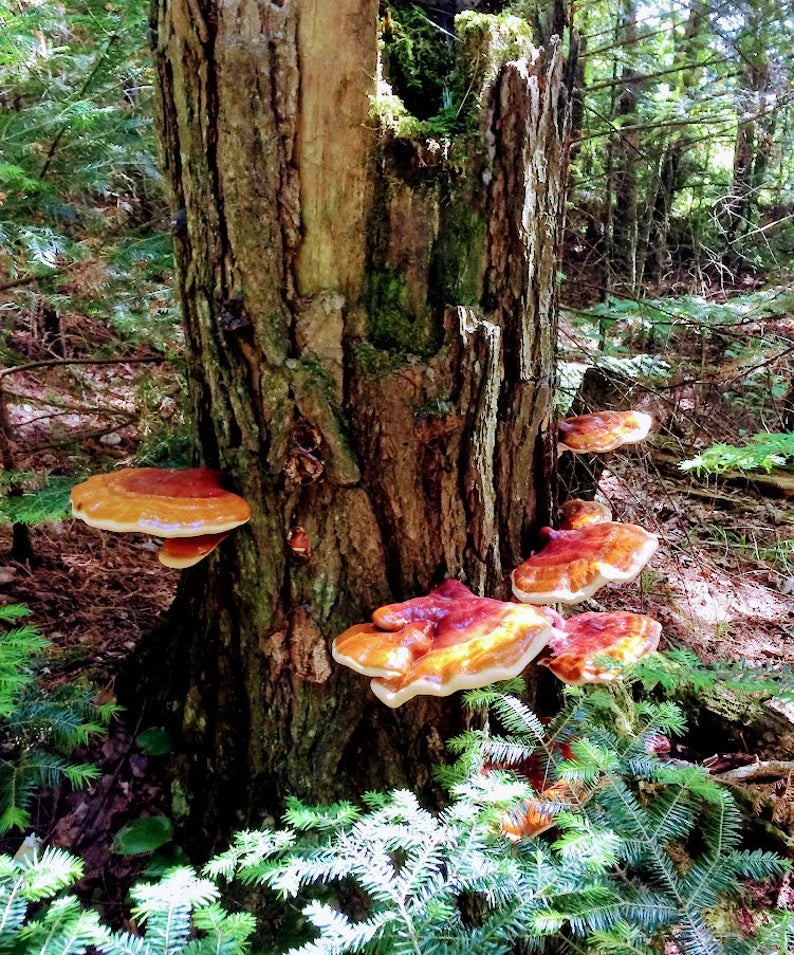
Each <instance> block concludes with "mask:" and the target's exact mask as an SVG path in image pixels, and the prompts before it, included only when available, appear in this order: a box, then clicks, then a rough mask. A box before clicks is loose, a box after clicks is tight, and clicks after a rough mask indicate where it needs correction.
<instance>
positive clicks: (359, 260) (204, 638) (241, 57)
mask: <svg viewBox="0 0 794 955" xmlns="http://www.w3.org/2000/svg"><path fill="white" fill-rule="evenodd" d="M377 7H378V4H377V2H376V0H284V2H275V3H264V4H263V3H261V2H254V0H228V2H226V3H223V4H220V3H217V2H211V0H199V2H196V0H159V2H157V3H156V4H155V10H154V22H153V29H154V35H155V62H156V67H157V73H158V80H159V95H160V135H161V141H162V146H163V156H164V168H165V174H166V178H167V180H168V183H169V185H170V188H171V193H172V197H173V202H174V207H175V212H177V213H178V214H179V218H180V220H181V221H183V222H184V227H183V228H182V229H181V231H180V234H179V235H178V236H177V239H176V260H177V265H178V273H179V284H180V289H181V295H182V304H183V314H184V323H185V329H186V333H187V360H188V368H189V375H190V382H191V389H192V395H193V400H194V404H195V409H196V432H197V436H198V443H199V448H200V457H201V460H202V461H203V462H204V463H206V464H208V465H211V466H214V467H220V468H222V469H223V470H224V471H225V472H226V474H227V475H228V481H229V484H230V485H232V486H234V487H235V489H236V490H238V491H239V492H240V493H241V494H243V495H244V496H245V497H246V499H247V500H248V501H249V502H250V504H251V506H252V509H253V517H252V520H251V523H250V525H248V526H247V527H246V528H243V529H241V530H240V531H239V532H237V533H236V534H234V535H233V536H232V537H231V538H230V539H229V540H228V541H226V543H225V544H224V545H222V547H221V548H220V549H219V551H217V552H216V555H213V557H211V558H210V559H209V560H208V561H206V562H205V563H204V564H200V565H199V566H198V567H197V568H195V569H194V570H192V571H189V572H188V573H186V574H185V576H184V579H183V581H182V586H181V588H180V593H179V597H178V599H177V605H176V607H175V609H174V612H173V614H172V618H171V620H172V630H173V633H172V637H173V641H174V644H173V645H174V647H175V650H174V652H173V654H172V655H170V656H168V657H167V659H169V660H170V661H171V663H172V672H171V677H172V682H171V685H170V686H169V687H168V695H169V697H170V699H171V701H172V704H173V706H174V708H175V710H176V712H178V714H179V721H180V723H181V729H182V732H183V735H184V740H185V745H186V749H187V753H188V756H187V757H186V758H185V761H184V763H183V765H182V767H181V769H182V773H181V782H180V785H181V786H182V787H183V792H184V794H185V803H184V807H185V811H187V812H190V813H191V814H192V820H193V822H194V825H195V826H196V827H199V828H203V829H205V830H208V831H209V834H210V835H212V834H215V833H217V831H219V828H218V827H220V829H222V828H224V827H226V826H228V825H229V824H236V823H239V822H241V821H244V820H255V819H257V818H258V817H259V814H260V813H261V812H263V811H274V810H277V809H278V808H279V807H280V803H281V800H282V799H283V797H284V796H285V795H286V794H288V793H296V794H298V795H300V796H303V797H306V798H310V799H315V800H323V799H330V798H333V797H338V796H340V795H342V794H347V795H350V794H351V793H352V792H356V791H359V790H360V789H361V788H363V787H366V786H371V787H372V786H374V787H379V788H383V787H386V786H390V785H394V784H408V785H411V786H418V787H422V786H423V785H425V784H426V783H427V782H428V780H429V779H430V770H431V767H432V765H433V764H434V763H435V762H437V761H438V758H439V756H440V754H441V752H442V740H443V739H444V737H445V735H446V734H447V733H448V732H449V731H450V730H452V729H453V728H454V726H455V723H456V720H457V716H456V713H457V709H458V708H457V707H454V706H451V705H449V704H448V701H441V702H439V701H431V702H428V701H416V702H412V703H409V704H407V705H406V706H404V707H403V708H401V709H400V710H396V711H392V710H388V709H387V708H385V707H383V706H382V705H381V704H379V703H377V702H376V701H375V700H374V699H373V697H372V696H371V694H370V692H369V689H368V686H367V681H366V679H364V678H362V677H359V676H355V675H353V674H351V673H349V672H347V671H343V670H341V669H340V668H338V667H336V666H335V665H334V664H333V663H332V661H331V659H330V655H329V643H330V640H331V639H332V638H333V637H334V635H335V634H337V633H338V632H340V631H341V630H342V629H344V628H345V627H346V626H347V625H349V624H350V623H351V622H353V621H357V620H363V619H367V618H368V617H369V615H370V614H371V612H372V610H373V608H374V607H376V606H377V605H379V604H381V603H383V602H385V601H389V600H394V599H400V598H405V597H409V596H412V595H414V594H417V593H420V592H423V591H425V590H427V588H429V587H431V586H432V585H433V584H435V583H438V582H439V581H440V580H442V579H444V578H445V577H459V578H460V579H463V580H465V581H467V582H468V583H469V584H470V585H471V586H472V587H473V588H475V589H476V590H479V591H487V592H489V593H491V594H494V595H496V594H501V595H504V594H505V593H506V590H507V585H506V580H507V574H508V572H509V571H510V570H511V569H512V567H513V566H514V565H515V564H516V563H517V562H518V561H519V560H520V559H521V558H522V556H523V555H525V553H526V550H527V548H528V546H529V543H530V541H531V540H532V537H533V534H534V532H535V530H536V527H537V526H538V524H539V523H544V522H546V521H548V519H549V515H550V512H551V510H552V507H553V499H552V498H553V491H552V479H553V475H552V461H553V429H552V427H551V415H552V410H551V408H552V406H551V397H552V388H553V377H554V332H555V263H556V251H557V242H558V231H559V223H560V218H561V211H562V200H563V196H562V182H563V157H564V149H563V141H564V136H565V131H566V122H567V97H566V95H565V83H564V80H563V59H562V52H561V50H562V47H561V45H560V44H559V43H558V42H557V41H555V40H553V39H551V38H547V42H546V43H545V52H544V53H537V52H535V53H533V52H531V51H530V50H529V49H528V48H526V47H527V44H526V42H525V40H524V39H523V38H522V36H521V35H519V36H505V35H503V34H500V33H499V27H498V23H497V21H496V19H495V18H492V17H488V16H485V15H480V14H473V15H471V18H470V19H469V20H468V21H467V22H466V24H464V25H463V26H465V27H466V31H467V32H466V33H465V35H464V34H463V33H461V35H460V43H459V44H458V46H459V48H460V49H461V58H462V59H461V61H460V63H459V67H458V68H460V69H464V70H467V71H468V72H467V74H466V82H467V83H468V84H469V86H470V89H471V92H470V95H469V97H468V98H467V101H466V102H464V103H463V104H462V105H461V111H464V110H472V111H473V112H472V114H471V122H469V123H468V124H466V128H465V130H464V131H463V132H461V133H459V134H457V135H455V136H452V137H449V139H448V140H445V139H444V138H442V137H440V136H438V135H436V136H429V135H423V134H422V130H421V128H420V127H417V126H416V125H415V123H414V125H413V126H411V128H410V131H409V134H407V135H404V134H403V133H404V132H405V130H404V129H402V130H401V128H400V126H399V124H398V123H396V122H395V117H396V112H395V110H396V106H397V105H398V104H397V103H396V101H395V99H394V97H393V96H392V97H389V96H388V95H386V91H385V88H384V87H383V86H382V85H381V88H380V90H378V88H377V81H376V78H377V74H378V63H377V38H378V24H377ZM464 51H466V52H464ZM522 52H523V53H524V54H525V55H524V56H521V55H520V54H521V53H522ZM373 102H374V103H375V107H374V111H373V107H372V105H371V104H372V103H373ZM373 112H374V113H375V114H377V115H373ZM295 526H301V527H303V528H304V529H305V531H306V533H307V535H308V538H309V541H310V544H311V557H310V559H309V560H308V562H306V561H301V560H297V559H296V558H295V557H294V556H293V555H292V553H291V551H290V547H289V544H288V537H289V533H290V530H291V528H293V527H295ZM158 652H159V656H158V657H156V659H159V660H160V661H162V660H163V659H164V651H163V650H162V649H161V650H160V651H158ZM154 658H155V657H150V659H154ZM163 669H164V668H163V666H162V662H161V663H160V665H159V670H160V671H162V670H163ZM158 675H159V674H154V676H155V677H157V676H158ZM152 682H156V680H154V681H152V680H150V684H151V683H152Z"/></svg>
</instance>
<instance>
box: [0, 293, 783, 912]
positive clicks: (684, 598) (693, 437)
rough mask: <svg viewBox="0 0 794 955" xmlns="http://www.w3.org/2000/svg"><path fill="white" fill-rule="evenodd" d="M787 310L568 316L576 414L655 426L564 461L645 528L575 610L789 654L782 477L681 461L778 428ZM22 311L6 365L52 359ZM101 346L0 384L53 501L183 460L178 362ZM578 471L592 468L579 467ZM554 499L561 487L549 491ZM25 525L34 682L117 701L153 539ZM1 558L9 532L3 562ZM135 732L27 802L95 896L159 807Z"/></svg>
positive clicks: (1, 531)
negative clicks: (631, 416)
mask: <svg viewBox="0 0 794 955" xmlns="http://www.w3.org/2000/svg"><path fill="white" fill-rule="evenodd" d="M786 294H788V293H786ZM763 301H768V299H765V300H763ZM784 302H785V303H788V299H785V300H784ZM756 304H757V303H756ZM762 304H763V302H762ZM673 307H675V308H678V307H680V302H679V303H678V305H675V306H674V305H671V306H670V308H673ZM688 307H689V306H687V308H688ZM792 316H794V304H791V308H790V311H789V306H788V304H786V305H785V307H783V308H775V309H772V310H771V312H770V311H769V310H764V309H763V308H759V307H756V308H755V311H753V310H752V309H751V310H749V311H748V312H747V318H746V320H742V321H739V322H736V321H733V322H732V323H728V322H727V320H725V316H722V318H721V319H720V321H719V322H718V323H717V327H716V328H708V329H707V330H706V331H704V326H703V323H700V324H699V325H698V326H697V328H693V327H692V326H693V321H692V320H691V315H689V316H688V317H687V316H685V320H684V321H682V322H680V323H679V324H678V325H676V323H675V322H672V323H671V324H672V326H673V329H672V332H670V330H668V335H667V338H666V340H665V341H664V343H663V345H662V346H661V347H656V348H652V347H649V343H648V342H647V340H646V341H645V342H644V343H642V342H641V343H639V344H638V343H637V342H636V341H632V339H633V338H635V336H636V327H635V325H634V324H632V316H631V315H624V316H623V317H622V318H619V319H618V321H617V322H615V323H614V325H613V326H612V327H611V329H610V334H611V335H612V340H613V341H615V342H618V343H620V347H619V348H617V349H615V350H614V351H613V353H612V354H610V353H609V350H608V349H607V350H604V349H602V348H598V347H597V341H596V339H597V320H596V319H593V320H592V321H590V322H589V323H588V321H587V316H585V318H584V319H583V318H582V317H581V314H577V315H575V314H573V313H565V314H564V317H563V322H562V327H561V356H562V359H563V365H564V366H565V365H568V366H570V367H573V368H580V369H581V368H583V367H584V366H586V365H587V366H590V365H593V364H596V365H598V364H599V363H600V364H601V365H602V366H603V368H604V369H605V371H606V372H607V373H608V375H609V377H610V388H611V389H612V392H611V393H610V394H607V395H601V394H599V393H598V392H599V388H601V387H602V385H603V382H602V383H601V385H599V386H597V387H596V388H595V389H594V391H592V392H591V393H589V394H588V390H587V382H586V381H585V383H584V385H582V383H581V381H580V383H579V385H578V397H577V398H576V402H577V404H576V405H575V410H576V411H577V412H581V411H583V410H595V409H596V408H597V406H598V404H599V401H600V400H605V399H606V400H607V401H608V403H609V404H611V405H618V406H620V405H622V406H629V405H630V406H632V407H638V408H641V409H643V410H646V411H650V412H651V413H652V414H653V416H654V419H655V433H654V434H653V435H652V437H651V439H650V440H649V441H648V442H647V443H645V444H643V445H641V446H637V447H636V448H631V449H621V451H619V452H615V453H613V454H611V455H609V456H607V457H606V458H605V460H603V461H598V462H589V463H587V462H583V461H579V462H578V466H577V469H576V471H575V472H571V470H570V468H569V469H568V472H567V474H566V475H564V479H565V480H566V481H567V482H568V483H569V484H576V485H577V486H581V484H582V482H584V483H585V484H586V483H588V482H589V483H590V484H591V487H590V493H591V494H592V491H593V487H592V485H593V484H595V485H597V486H596V490H595V493H596V495H597V496H598V497H599V498H601V499H602V500H604V501H606V502H607V503H608V504H609V505H610V507H611V508H612V510H613V513H614V517H615V519H616V520H622V521H630V522H633V523H637V524H640V525H641V526H643V527H645V528H647V529H648V530H651V531H653V532H655V533H656V534H658V535H659V537H660V548H659V551H658V552H657V555H656V556H655V558H654V559H653V561H652V563H651V565H650V567H649V568H648V569H647V570H646V571H645V572H644V573H643V574H642V575H641V576H640V577H639V578H638V580H637V581H635V582H634V583H633V584H630V585H628V586H627V585H621V586H620V587H619V588H618V587H607V588H605V589H604V590H603V591H601V592H600V593H599V594H598V598H597V603H596V602H593V603H592V606H591V607H590V608H589V609H597V608H598V607H599V606H600V607H603V608H605V609H628V610H633V611H637V612H643V613H650V614H652V615H653V616H655V617H656V618H657V619H659V620H660V621H661V622H662V624H663V627H664V637H663V640H664V641H665V643H666V645H667V646H684V647H688V648H691V649H692V650H693V651H695V653H697V654H698V656H700V657H701V658H702V659H703V660H705V661H709V662H713V661H719V660H727V659H730V660H741V661H745V662H746V663H748V664H750V665H751V666H763V667H769V666H773V667H774V666H781V665H794V535H792V532H791V527H792V522H794V494H792V492H791V489H790V488H788V487H787V485H786V481H785V480H782V481H781V484H780V485H777V484H776V483H775V481H774V480H772V481H771V482H770V481H766V482H765V483H764V481H763V480H761V483H755V482H754V481H753V479H752V478H751V477H749V476H748V477H746V478H741V476H740V477H739V478H738V479H735V480H733V481H730V480H723V479H717V478H714V477H710V478H706V477H698V476H697V475H696V474H695V472H693V471H689V472H686V473H685V472H682V471H681V470H679V469H678V467H677V466H676V462H678V461H680V460H682V459H684V458H686V457H688V456H691V455H692V454H693V453H696V452H697V451H698V450H700V449H702V448H703V447H704V446H706V445H708V444H710V443H712V441H714V440H722V441H735V442H739V443H741V438H742V435H744V434H747V433H753V432H755V431H761V430H765V429H769V430H775V422H777V423H778V427H777V430H783V429H782V428H780V426H779V422H780V421H781V420H782V419H781V415H782V414H783V410H784V409H783V408H782V398H781V394H782V391H781V387H780V382H781V381H783V382H790V380H791V378H792V374H794V360H793V359H792V352H794V317H792ZM734 317H735V316H734ZM35 318H36V317H35V314H34V313H33V312H32V311H31V312H27V313H26V312H25V311H24V310H22V311H20V312H19V316H18V318H17V320H16V323H15V326H14V328H13V329H12V331H11V333H10V340H11V343H12V344H13V347H14V349H15V351H16V353H17V355H18V361H19V363H20V364H23V363H31V364H32V363H36V362H40V361H46V360H48V359H50V358H51V357H52V355H51V353H49V352H47V351H43V350H42V348H41V346H40V344H39V343H38V341H37V337H36V333H35V331H36V321H35ZM174 334H175V340H174V342H173V343H172V344H173V346H174V347H175V348H178V345H179V342H178V338H177V337H176V335H177V333H176V332H175V333H174ZM63 336H64V340H63V343H62V344H63V350H64V351H65V354H67V355H69V356H70V357H71V356H74V357H83V356H85V355H86V354H87V353H89V352H90V348H89V344H88V343H96V342H97V341H101V340H103V336H104V337H106V336H107V331H106V329H104V328H103V327H101V326H100V325H99V324H98V323H96V324H92V323H91V321H90V320H89V319H87V318H86V317H85V316H73V317H72V319H71V320H70V321H69V320H67V321H66V322H65V324H64V330H63ZM594 342H595V344H594ZM726 342H727V344H726ZM745 346H746V347H745ZM114 349H115V354H116V355H117V356H118V355H119V354H120V355H121V356H122V357H121V361H119V362H118V363H116V364H113V365H98V366H92V365H80V366H74V365H63V366H61V365H54V366H42V367H37V368H30V369H29V370H26V371H20V372H19V373H17V374H14V375H11V376H8V377H6V378H5V379H3V380H2V384H3V387H4V391H5V401H6V412H7V418H8V425H9V428H8V430H9V434H8V437H9V438H10V444H11V450H12V453H13V458H14V461H13V463H14V467H15V469H17V470H18V471H20V472H35V474H36V475H37V478H36V479H35V481H34V483H33V485H31V486H32V487H34V488H35V487H37V486H39V484H40V482H41V476H42V475H44V476H48V477H49V480H51V482H52V487H53V488H54V492H53V493H54V496H55V497H56V498H57V496H58V495H59V494H60V496H61V504H62V505H63V504H65V501H66V496H65V495H67V494H68V487H69V485H70V484H71V483H73V482H74V480H75V478H74V475H75V474H77V475H81V474H85V473H88V472H90V471H97V470H106V469H108V468H109V467H112V466H114V465H116V466H124V465H140V464H166V463H181V464H183V465H185V464H187V463H188V461H187V458H186V447H187V444H186V441H185V440H184V432H185V426H184V418H183V415H182V412H181V401H182V396H183V394H184V385H183V384H182V382H181V376H180V373H179V370H178V365H177V366H174V365H173V364H172V363H171V362H170V361H168V360H164V355H163V352H162V350H156V349H154V348H152V347H149V346H147V345H146V344H142V343H140V342H135V343H129V342H123V341H116V342H115V343H114ZM726 352H729V355H727V356H726ZM638 354H642V355H644V356H646V357H650V358H652V359H653V360H654V361H655V362H656V365H655V366H654V368H655V370H654V371H653V373H652V374H650V375H648V374H645V373H643V374H637V372H636V367H635V366H636V365H637V362H636V359H637V355H638ZM748 356H749V357H748ZM124 358H127V361H124ZM632 361H633V362H634V366H632V365H631V362H632ZM659 362H663V364H664V368H663V373H662V374H660V373H659V368H660V365H659ZM646 369H647V363H646ZM580 378H581V376H580ZM615 382H617V385H616V384H615ZM615 389H616V390H615ZM784 390H785V389H783V391H784ZM775 395H777V397H775ZM566 412H567V409H563V410H562V413H563V414H564V413H566ZM774 416H776V417H774ZM180 455H181V457H180ZM591 466H592V467H594V468H596V469H598V470H596V471H593V472H592V473H591V474H589V475H588V474H587V473H586V469H587V468H588V467H591ZM784 477H785V475H784ZM759 480H760V479H759ZM36 482H38V483H36ZM59 482H60V483H59ZM567 495H568V492H567V490H566V487H565V486H563V487H562V488H561V497H562V498H563V499H564V498H565V497H566V496H567ZM585 496H588V495H585ZM29 536H30V544H31V547H32V552H33V555H34V556H33V560H32V561H31V562H20V561H15V560H12V559H11V558H9V557H8V556H5V557H2V556H0V601H1V602H2V603H8V602H22V603H25V604H27V606H28V607H29V608H30V610H31V614H32V619H33V620H35V622H36V623H37V624H38V625H39V626H40V627H41V629H42V631H43V633H44V634H45V636H46V637H47V639H48V640H50V641H51V643H52V649H53V656H52V659H51V660H49V661H48V675H47V679H48V680H49V681H51V682H52V683H58V682H62V681H91V682H92V683H93V685H96V686H99V687H101V688H102V692H103V694H104V696H105V698H112V697H113V692H114V691H113V684H114V679H115V676H116V674H117V673H118V671H119V669H120V668H121V667H122V666H123V663H124V661H125V660H126V659H127V658H128V657H129V656H130V654H131V653H132V652H133V651H134V650H135V648H136V646H137V645H138V643H139V641H140V639H141V638H142V637H143V636H144V635H145V634H147V633H150V632H151V631H152V630H153V629H154V628H155V627H156V625H157V624H158V622H159V621H161V620H162V618H163V615H164V614H165V612H166V610H167V608H168V607H169V605H170V603H171V601H172V599H173V597H174V594H175V592H176V588H177V584H178V581H179V577H180V572H179V571H176V570H170V569H167V568H165V567H163V566H162V565H161V564H160V563H159V562H158V560H157V553H156V551H157V546H158V545H157V544H156V543H155V542H154V541H152V540H150V539H147V538H144V537H139V536H137V535H112V534H106V533H104V532H99V531H96V530H93V529H91V528H89V527H86V526H85V525H83V524H82V523H79V522H76V521H72V520H71V519H65V520H63V521H61V522H57V523H45V524H38V525H35V526H32V527H30V528H29ZM10 549H11V533H10V528H9V527H8V526H7V525H5V527H0V555H8V554H9V552H10ZM791 718H792V720H794V713H792V714H791ZM141 728H145V726H143V724H142V725H141V726H139V727H126V726H124V725H123V723H120V724H118V725H117V726H116V728H115V729H114V731H113V733H112V734H111V736H110V738H109V739H106V740H105V741H103V742H102V743H101V744H100V746H99V747H98V749H97V748H95V749H97V751H92V753H91V757H92V758H93V759H94V760H95V761H97V762H98V764H99V765H100V769H101V772H102V776H101V778H100V780H99V781H98V782H97V783H96V784H95V785H92V786H91V787H89V789H87V790H85V791H83V792H77V793H72V794H64V793H56V794H55V796H54V798H53V799H52V800H50V801H49V802H48V801H46V800H45V801H44V802H43V803H42V804H41V806H40V812H41V813H42V822H43V823H44V817H47V818H46V824H45V825H46V829H47V830H48V831H47V832H46V834H47V835H48V836H49V837H51V838H52V839H53V840H54V841H55V842H56V843H58V844H61V845H63V846H65V847H66V848H69V849H71V850H73V851H79V852H80V853H81V854H82V855H83V856H84V858H85V859H86V869H87V873H88V875H89V877H90V878H92V879H94V880H101V881H102V883H103V887H102V896H103V897H104V898H111V899H113V898H116V899H120V898H121V897H123V892H122V891H121V887H122V886H124V885H128V884H129V880H130V878H131V876H133V875H135V874H136V873H137V872H138V871H139V870H140V868H141V865H142V863H141V862H139V861H136V858H135V857H119V856H112V838H113V834H114V833H115V832H117V831H118V829H119V828H120V827H121V826H122V825H123V824H124V823H125V822H127V821H128V820H129V819H132V818H137V817H139V816H141V815H147V814H157V813H161V812H167V804H168V799H167V795H166V791H167V781H166V780H165V779H164V777H163V774H162V771H161V770H160V769H159V768H158V762H157V760H156V759H155V760H152V759H150V758H149V757H147V756H146V754H145V753H143V752H142V751H141V750H140V748H139V747H137V746H136V744H135V735H136V733H137V731H138V730H139V729H141ZM791 728H792V737H791V741H789V742H786V743H785V745H784V741H783V740H782V739H772V738H767V739H766V740H760V741H759V739H758V738H757V737H755V736H752V735H751V736H747V737H745V736H743V735H742V733H741V732H740V731H736V732H732V733H728V732H726V733H724V734H723V735H720V733H721V730H720V729H717V730H716V731H713V732H711V733H707V734H706V735H705V736H703V735H701V737H700V738H699V740H698V743H697V746H696V749H692V748H691V741H689V744H690V749H688V750H687V751H686V752H687V755H688V756H690V757H692V758H696V759H697V760H699V761H708V760H711V761H712V764H715V761H716V762H717V763H719V766H720V768H725V767H727V768H730V767H732V766H737V765H738V766H741V765H744V764H747V763H750V762H752V761H753V760H755V759H758V758H761V759H764V760H769V759H777V760H790V759H792V758H793V757H794V723H792V724H791ZM789 743H791V745H790V746H789ZM792 765H794V764H792ZM792 780H794V774H792V773H789V774H788V775H786V774H785V773H782V774H781V773H778V776H777V777H776V778H774V779H772V780H766V781H765V783H764V785H765V786H766V790H765V791H764V793H765V794H766V795H771V796H772V797H773V798H774V799H775V800H776V802H777V803H780V804H781V806H780V809H779V811H778V814H777V820H778V822H779V823H780V824H781V825H783V826H784V828H785V829H787V830H788V832H789V833H790V834H792V835H794V828H792V827H791V821H792V820H794V784H793V783H792ZM792 845H794V843H792ZM109 883H111V884H109ZM114 886H116V887H117V891H115V890H114ZM786 891H789V890H788V889H787V890H786Z"/></svg>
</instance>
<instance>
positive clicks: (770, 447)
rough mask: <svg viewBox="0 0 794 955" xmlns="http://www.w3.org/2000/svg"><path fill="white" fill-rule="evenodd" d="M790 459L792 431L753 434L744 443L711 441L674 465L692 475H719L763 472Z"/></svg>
mask: <svg viewBox="0 0 794 955" xmlns="http://www.w3.org/2000/svg"><path fill="white" fill-rule="evenodd" d="M792 458H794V433H792V432H788V433H785V434H769V433H764V434H754V435H751V436H750V437H749V438H748V441H747V443H746V444H745V445H742V446H741V447H737V446H736V445H733V444H712V445H711V447H709V448H706V450H705V451H701V452H700V454H698V455H696V456H695V457H693V458H689V459H688V460H686V461H682V462H681V463H680V464H679V465H678V466H679V468H681V470H682V471H694V472H695V473H696V474H723V473H724V472H725V471H730V470H732V469H738V470H740V471H766V472H767V474H768V473H769V472H770V471H772V470H773V469H774V468H778V467H782V466H784V465H785V464H787V463H788V462H789V461H791V459H792Z"/></svg>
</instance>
